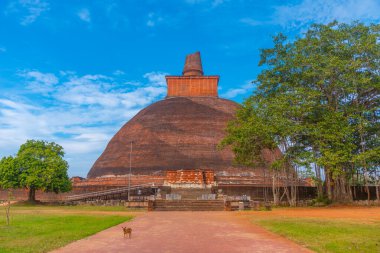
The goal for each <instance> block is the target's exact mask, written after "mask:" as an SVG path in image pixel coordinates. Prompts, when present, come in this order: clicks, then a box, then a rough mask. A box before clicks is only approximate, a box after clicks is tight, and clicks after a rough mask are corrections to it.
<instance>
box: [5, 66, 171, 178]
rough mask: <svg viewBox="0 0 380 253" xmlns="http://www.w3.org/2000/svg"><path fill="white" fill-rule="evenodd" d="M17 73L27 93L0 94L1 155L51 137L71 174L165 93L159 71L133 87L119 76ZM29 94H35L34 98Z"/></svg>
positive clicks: (81, 170)
mask: <svg viewBox="0 0 380 253" xmlns="http://www.w3.org/2000/svg"><path fill="white" fill-rule="evenodd" d="M20 76H21V77H23V78H24V81H25V82H26V87H27V90H26V91H24V92H23V94H26V96H23V97H14V98H9V97H7V98H1V95H0V156H5V155H12V154H15V153H16V152H17V150H18V148H19V146H20V145H21V144H22V143H24V142H25V141H26V140H28V139H43V140H47V141H54V142H56V143H58V144H60V145H62V146H63V147H64V149H65V152H66V156H65V157H66V159H67V160H68V161H69V164H70V170H69V173H70V175H71V176H73V175H81V176H85V175H86V173H87V172H88V170H89V169H90V167H91V165H92V164H93V163H94V162H95V159H96V158H97V157H98V156H99V155H100V153H101V152H102V151H103V150H104V148H105V146H106V144H107V142H108V141H109V140H110V139H111V137H112V136H113V135H114V134H115V133H116V131H117V130H118V129H119V128H120V127H121V126H122V125H123V124H124V123H125V122H126V121H127V120H129V119H130V118H131V117H133V116H134V115H135V114H136V113H137V112H138V111H140V110H141V109H142V108H144V107H145V106H147V105H148V104H150V103H152V102H154V101H157V100H158V99H161V98H163V97H164V96H165V92H166V88H165V87H164V85H163V84H164V83H163V82H164V81H163V80H164V76H165V73H162V72H149V73H146V74H145V75H144V76H143V77H144V81H141V82H139V83H137V82H136V81H134V82H133V83H134V84H135V85H124V83H128V81H126V80H122V79H120V78H121V77H116V76H113V77H110V76H105V75H83V76H78V75H77V74H76V73H75V72H72V71H62V72H60V73H59V78H57V76H56V75H55V74H53V73H43V72H40V71H37V70H34V71H23V72H22V74H21V75H20ZM116 78H119V79H116ZM47 91H48V92H47ZM27 92H33V94H32V95H33V97H34V100H33V101H30V100H28V93H27ZM38 92H39V93H38ZM35 96H40V97H39V98H38V99H37V100H35ZM46 101H47V102H46Z"/></svg>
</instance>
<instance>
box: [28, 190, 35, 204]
mask: <svg viewBox="0 0 380 253" xmlns="http://www.w3.org/2000/svg"><path fill="white" fill-rule="evenodd" d="M28 201H29V202H36V189H35V188H34V187H30V188H29V197H28Z"/></svg>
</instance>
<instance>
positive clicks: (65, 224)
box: [0, 206, 132, 253]
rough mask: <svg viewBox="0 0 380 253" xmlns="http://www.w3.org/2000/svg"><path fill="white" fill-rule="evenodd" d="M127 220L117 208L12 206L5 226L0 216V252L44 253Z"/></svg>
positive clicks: (124, 214) (3, 217)
mask: <svg viewBox="0 0 380 253" xmlns="http://www.w3.org/2000/svg"><path fill="white" fill-rule="evenodd" d="M2 209H4V208H2ZM122 210H124V212H119V211H122ZM1 211H3V210H1ZM82 211H84V212H82ZM99 211H101V212H102V213H101V214H100V213H99ZM115 211H117V212H115ZM78 212H80V213H78ZM131 219H132V216H131V215H128V212H125V208H123V209H121V207H120V208H119V207H95V206H75V207H60V206H14V207H12V209H11V225H10V226H9V227H8V226H6V223H5V212H2V214H1V215H0V252H2V253H10V252H12V253H13V252H14V253H16V252H17V253H34V252H48V251H50V250H52V249H55V248H59V247H62V246H64V245H66V244H68V243H70V242H72V241H76V240H79V239H81V238H84V237H87V236H89V235H92V234H95V233H97V232H99V231H101V230H104V229H106V228H109V227H112V226H115V225H117V224H120V223H122V222H124V221H128V220H131Z"/></svg>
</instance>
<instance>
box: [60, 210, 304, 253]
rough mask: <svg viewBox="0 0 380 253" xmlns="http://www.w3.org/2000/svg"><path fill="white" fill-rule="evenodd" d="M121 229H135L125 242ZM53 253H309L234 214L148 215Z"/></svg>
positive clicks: (161, 213) (187, 213)
mask: <svg viewBox="0 0 380 253" xmlns="http://www.w3.org/2000/svg"><path fill="white" fill-rule="evenodd" d="M122 226H127V227H131V228H132V229H133V234H132V239H124V238H123V233H122V229H121V227H122ZM53 252H54V253H65V252H67V253H73V252H91V253H93V252H102V253H103V252H128V253H133V252H136V253H137V252H139V253H145V252H155V253H160V252H168V253H169V252H172V253H179V252H181V253H186V252H189V253H202V252H218V253H223V252H247V253H248V252H249V253H252V252H310V251H309V250H307V249H305V248H302V247H301V246H299V245H297V244H295V243H293V242H291V241H289V240H287V239H285V238H283V237H280V236H277V235H274V234H272V233H270V232H267V231H266V230H264V229H262V228H260V227H257V226H255V225H253V224H252V223H250V222H249V221H248V219H242V218H241V217H236V215H234V214H233V213H232V212H148V213H144V214H141V215H139V216H138V217H136V218H135V219H134V220H133V221H132V222H127V223H124V224H120V225H118V226H115V227H112V228H109V229H107V230H104V231H102V232H100V233H98V234H95V235H93V236H90V237H88V238H85V239H82V240H79V241H77V242H74V243H71V244H69V245H67V246H65V247H63V248H60V249H58V250H55V251H53Z"/></svg>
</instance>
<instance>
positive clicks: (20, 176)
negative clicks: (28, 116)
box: [0, 140, 71, 201]
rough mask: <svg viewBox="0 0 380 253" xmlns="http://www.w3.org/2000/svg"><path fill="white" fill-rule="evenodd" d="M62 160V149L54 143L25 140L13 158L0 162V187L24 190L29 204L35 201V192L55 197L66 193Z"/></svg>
mask: <svg viewBox="0 0 380 253" xmlns="http://www.w3.org/2000/svg"><path fill="white" fill-rule="evenodd" d="M63 157H64V151H63V148H62V147H61V146H60V145H58V144H56V143H54V142H46V141H36V140H28V141H27V142H26V143H24V144H22V145H21V147H20V149H19V151H18V152H17V155H16V156H15V157H14V158H13V157H5V158H3V159H2V160H1V162H0V186H1V187H2V188H20V187H26V188H28V189H29V200H30V201H34V200H35V191H36V190H43V191H45V192H55V193H59V192H66V191H69V190H70V189H71V182H70V180H69V177H68V175H67V170H68V164H67V162H66V161H65V160H64V159H63Z"/></svg>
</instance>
